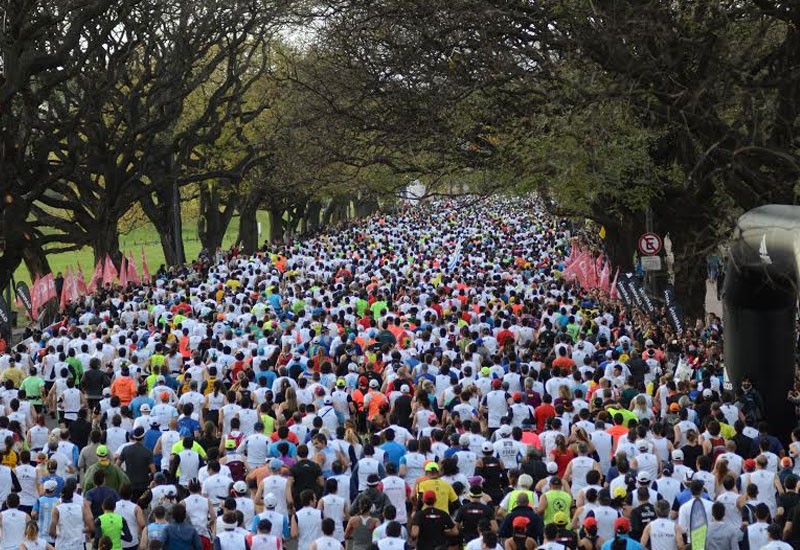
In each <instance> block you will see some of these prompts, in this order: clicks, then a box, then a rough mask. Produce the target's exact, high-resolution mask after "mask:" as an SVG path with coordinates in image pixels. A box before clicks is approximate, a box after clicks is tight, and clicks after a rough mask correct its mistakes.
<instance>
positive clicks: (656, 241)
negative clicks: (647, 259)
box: [639, 233, 664, 256]
mask: <svg viewBox="0 0 800 550" xmlns="http://www.w3.org/2000/svg"><path fill="white" fill-rule="evenodd" d="M663 244H664V243H663V242H662V241H661V237H659V236H658V235H656V234H655V233H642V236H641V237H639V252H641V253H642V254H643V255H645V256H655V255H656V254H658V253H659V252H661V247H662V246H663Z"/></svg>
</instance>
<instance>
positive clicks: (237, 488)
mask: <svg viewBox="0 0 800 550" xmlns="http://www.w3.org/2000/svg"><path fill="white" fill-rule="evenodd" d="M233 491H234V492H235V493H236V494H238V495H243V494H245V493H247V483H245V482H244V481H241V480H240V481H237V482H236V483H234V484H233Z"/></svg>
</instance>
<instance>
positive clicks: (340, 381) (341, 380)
mask: <svg viewBox="0 0 800 550" xmlns="http://www.w3.org/2000/svg"><path fill="white" fill-rule="evenodd" d="M346 385H347V382H346V381H345V379H344V378H339V379H338V380H337V381H336V387H337V388H343V387H345V386H346Z"/></svg>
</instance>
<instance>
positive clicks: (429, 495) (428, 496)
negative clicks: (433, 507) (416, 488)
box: [422, 491, 436, 504]
mask: <svg viewBox="0 0 800 550" xmlns="http://www.w3.org/2000/svg"><path fill="white" fill-rule="evenodd" d="M422 502H424V503H425V504H433V503H434V502H436V493H434V492H433V491H425V492H424V493H422Z"/></svg>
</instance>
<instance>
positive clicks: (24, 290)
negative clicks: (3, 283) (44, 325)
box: [15, 281, 33, 317]
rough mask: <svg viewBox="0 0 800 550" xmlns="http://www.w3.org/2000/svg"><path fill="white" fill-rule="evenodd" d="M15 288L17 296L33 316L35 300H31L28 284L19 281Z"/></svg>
mask: <svg viewBox="0 0 800 550" xmlns="http://www.w3.org/2000/svg"><path fill="white" fill-rule="evenodd" d="M15 290H16V292H17V298H18V299H19V301H20V302H22V305H24V306H25V309H27V310H28V315H30V316H31V317H33V302H32V301H31V291H30V289H29V288H28V285H26V284H25V283H23V282H22V281H20V282H18V283H17V287H16V289H15Z"/></svg>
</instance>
